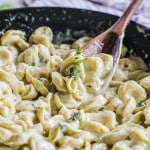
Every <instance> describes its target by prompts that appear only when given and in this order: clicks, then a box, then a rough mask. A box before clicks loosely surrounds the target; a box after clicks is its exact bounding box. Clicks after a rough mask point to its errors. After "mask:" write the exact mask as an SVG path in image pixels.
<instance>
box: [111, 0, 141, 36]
mask: <svg viewBox="0 0 150 150" xmlns="http://www.w3.org/2000/svg"><path fill="white" fill-rule="evenodd" d="M142 1H143V0H133V1H132V2H131V4H130V5H129V6H128V8H127V9H126V11H125V12H124V13H123V15H122V16H121V17H120V18H119V19H118V21H117V22H116V23H115V24H114V25H113V26H112V28H111V30H112V31H114V32H116V33H117V34H118V35H119V36H120V35H121V34H122V33H123V32H124V31H125V28H126V26H127V25H128V23H129V21H130V19H131V17H132V16H133V14H134V13H135V12H136V11H137V9H138V8H139V6H140V4H141V3H142Z"/></svg>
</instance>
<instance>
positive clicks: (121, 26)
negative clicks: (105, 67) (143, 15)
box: [81, 0, 143, 95]
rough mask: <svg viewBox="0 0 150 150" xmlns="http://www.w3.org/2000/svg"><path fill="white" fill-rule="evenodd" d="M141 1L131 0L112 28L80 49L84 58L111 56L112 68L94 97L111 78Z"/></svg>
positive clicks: (104, 89)
mask: <svg viewBox="0 0 150 150" xmlns="http://www.w3.org/2000/svg"><path fill="white" fill-rule="evenodd" d="M142 1H143V0H133V1H132V2H131V4H130V5H129V7H128V8H127V9H126V11H125V12H124V14H123V15H122V16H121V17H120V18H119V19H118V21H117V22H116V23H115V24H114V25H113V26H112V27H110V28H109V29H107V30H106V31H105V32H103V33H101V34H100V35H98V36H96V37H95V38H93V39H91V40H90V41H89V42H87V43H86V44H85V45H83V47H82V48H81V50H82V51H83V53H84V54H85V55H86V56H92V55H97V54H98V53H106V54H110V55H112V56H113V68H112V69H111V71H110V73H109V75H108V76H107V78H106V79H105V81H104V84H103V85H102V88H101V89H100V91H99V92H97V94H96V95H99V94H104V92H105V91H106V89H107V88H108V86H109V84H110V82H111V80H112V78H113V75H114V73H115V70H116V67H117V65H118V62H119V59H120V55H121V49H122V44H123V37H124V32H125V29H126V27H127V25H128V23H129V21H130V19H131V17H132V16H133V15H134V13H135V12H136V11H137V9H138V8H139V6H140V4H141V3H142Z"/></svg>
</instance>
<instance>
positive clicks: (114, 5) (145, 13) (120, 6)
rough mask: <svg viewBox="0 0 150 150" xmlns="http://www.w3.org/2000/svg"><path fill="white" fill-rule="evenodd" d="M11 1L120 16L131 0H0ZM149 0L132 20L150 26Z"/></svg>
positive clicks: (21, 4) (33, 5)
mask: <svg viewBox="0 0 150 150" xmlns="http://www.w3.org/2000/svg"><path fill="white" fill-rule="evenodd" d="M4 2H5V3H6V2H11V3H14V4H15V5H16V6H17V7H29V6H30V7H35V6H38V7H42V6H51V7H71V8H82V9H88V10H94V11H100V12H105V13H108V14H114V15H117V16H120V15H121V14H122V12H123V11H124V10H125V8H126V7H127V6H128V4H129V3H130V2H131V0H0V4H1V3H4ZM149 10H150V0H144V2H143V3H142V5H141V7H140V9H139V10H138V12H137V13H136V14H135V15H134V16H133V18H132V20H134V21H136V22H137V23H140V24H142V25H144V26H147V27H148V28H150V12H149Z"/></svg>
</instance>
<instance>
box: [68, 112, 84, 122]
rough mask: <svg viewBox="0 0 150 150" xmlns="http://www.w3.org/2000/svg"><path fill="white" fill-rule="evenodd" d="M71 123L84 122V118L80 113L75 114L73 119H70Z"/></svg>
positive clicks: (72, 116)
mask: <svg viewBox="0 0 150 150" xmlns="http://www.w3.org/2000/svg"><path fill="white" fill-rule="evenodd" d="M69 120H70V121H77V120H79V121H82V116H81V113H80V112H75V113H74V114H72V115H71V117H70V118H69Z"/></svg>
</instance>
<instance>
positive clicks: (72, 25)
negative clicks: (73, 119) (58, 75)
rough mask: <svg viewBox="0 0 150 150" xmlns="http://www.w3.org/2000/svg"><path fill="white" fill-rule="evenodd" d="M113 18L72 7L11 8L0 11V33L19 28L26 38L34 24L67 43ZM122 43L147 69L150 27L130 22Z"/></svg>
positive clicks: (97, 30)
mask: <svg viewBox="0 0 150 150" xmlns="http://www.w3.org/2000/svg"><path fill="white" fill-rule="evenodd" d="M116 20H117V17H116V16H112V15H108V14H104V13H99V12H93V11H88V10H80V9H71V8H50V7H42V8H20V9H12V10H5V11H0V35H2V34H3V33H4V32H5V31H7V30H8V29H18V30H23V31H25V32H26V34H27V37H29V35H30V34H31V33H32V31H33V30H34V29H36V28H37V27H40V26H49V27H51V28H52V30H53V32H54V42H55V43H56V41H57V42H59V43H61V42H62V43H70V42H72V41H73V40H75V39H78V38H79V37H81V36H83V35H90V36H95V35H97V34H99V33H101V32H103V31H104V30H106V29H107V28H108V27H110V26H111V25H112V24H113V23H114V22H115V21H116ZM58 33H59V34H58ZM56 35H57V36H56ZM58 39H59V40H58ZM124 44H125V45H126V46H127V47H128V48H129V49H133V50H134V55H139V56H141V57H142V58H143V59H144V60H145V62H146V63H147V64H148V65H149V68H150V29H147V28H145V27H143V26H140V25H138V24H136V23H134V22H131V23H130V24H129V25H128V28H127V30H126V34H125V39H124Z"/></svg>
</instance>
